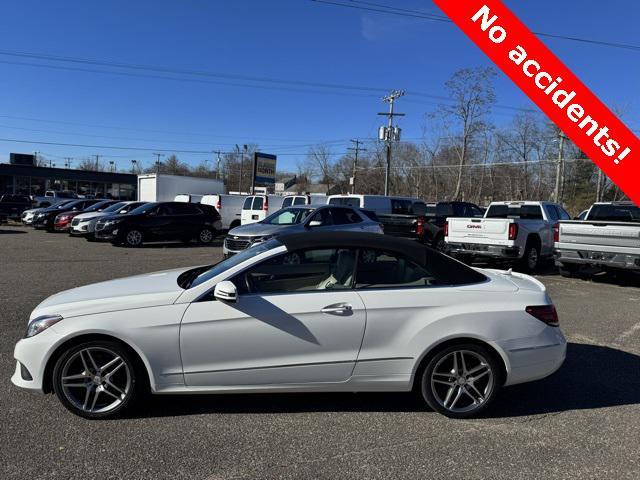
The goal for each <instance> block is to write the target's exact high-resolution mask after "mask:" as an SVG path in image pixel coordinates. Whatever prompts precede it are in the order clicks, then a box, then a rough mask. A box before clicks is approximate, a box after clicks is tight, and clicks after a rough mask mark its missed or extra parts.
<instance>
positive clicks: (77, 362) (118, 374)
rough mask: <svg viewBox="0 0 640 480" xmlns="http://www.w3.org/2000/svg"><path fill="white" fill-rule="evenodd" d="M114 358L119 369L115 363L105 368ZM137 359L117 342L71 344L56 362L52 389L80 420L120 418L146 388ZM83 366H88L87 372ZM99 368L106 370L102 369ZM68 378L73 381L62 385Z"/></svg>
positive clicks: (68, 380) (143, 373)
mask: <svg viewBox="0 0 640 480" xmlns="http://www.w3.org/2000/svg"><path fill="white" fill-rule="evenodd" d="M87 352H89V356H88V357H87ZM117 358H119V359H120V360H121V362H122V365H121V366H119V367H118V368H116V367H117V366H118V365H119V363H120V361H116V363H114V364H112V365H111V366H108V367H107V365H108V362H109V361H110V360H109V359H112V360H116V359H117ZM136 360H137V359H134V357H133V356H132V355H131V354H130V353H129V352H128V350H127V349H126V348H124V347H123V346H122V345H120V344H119V343H116V342H110V341H90V342H86V343H82V344H79V345H74V346H72V347H70V348H69V349H68V350H67V351H65V352H64V353H63V354H62V355H61V356H60V357H59V358H58V360H57V361H56V364H55V367H54V369H53V378H52V384H53V390H54V392H55V393H56V396H57V397H58V399H59V400H60V402H61V403H62V405H64V407H65V408H66V409H67V410H69V411H70V412H71V413H74V414H75V415H78V416H80V417H83V418H88V419H91V420H98V419H106V418H114V417H118V416H121V415H122V414H123V413H124V412H126V411H129V410H130V409H132V408H133V406H134V405H135V403H136V401H137V400H138V399H140V398H141V397H142V396H143V394H144V393H145V391H146V390H147V389H148V382H147V380H146V372H144V371H143V369H142V368H141V367H140V366H139V363H138V362H137V361H136ZM101 362H102V363H101ZM83 365H86V366H87V367H88V369H89V371H88V372H87V371H86V370H85V369H84V367H83ZM96 366H97V368H96ZM101 367H107V368H104V370H101ZM114 370H115V371H114ZM73 372H78V373H73ZM69 376H73V377H76V378H73V379H68V378H67V383H64V381H63V377H69ZM76 381H77V384H76V383H75V382H76ZM72 382H73V383H72ZM106 392H109V393H108V394H107V393H106ZM110 402H111V403H110Z"/></svg>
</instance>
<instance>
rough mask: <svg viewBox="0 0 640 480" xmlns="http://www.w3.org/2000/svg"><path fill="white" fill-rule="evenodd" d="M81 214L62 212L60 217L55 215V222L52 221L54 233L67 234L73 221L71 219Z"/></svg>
mask: <svg viewBox="0 0 640 480" xmlns="http://www.w3.org/2000/svg"><path fill="white" fill-rule="evenodd" d="M81 213H82V210H80V211H71V212H64V213H61V214H60V215H57V216H56V218H55V220H54V221H53V229H54V230H55V231H56V232H68V231H69V230H70V229H71V220H73V217H75V216H76V215H80V214H81Z"/></svg>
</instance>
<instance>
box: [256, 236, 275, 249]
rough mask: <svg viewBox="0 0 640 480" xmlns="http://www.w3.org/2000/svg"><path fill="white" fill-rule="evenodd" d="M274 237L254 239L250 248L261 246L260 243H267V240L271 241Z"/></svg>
mask: <svg viewBox="0 0 640 480" xmlns="http://www.w3.org/2000/svg"><path fill="white" fill-rule="evenodd" d="M273 237H275V235H265V236H264V237H257V238H254V239H253V240H252V241H251V245H250V246H252V247H253V246H254V245H257V244H259V243H262V242H266V241H267V240H269V239H271V238H273Z"/></svg>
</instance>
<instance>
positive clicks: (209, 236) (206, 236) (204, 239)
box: [198, 228, 214, 244]
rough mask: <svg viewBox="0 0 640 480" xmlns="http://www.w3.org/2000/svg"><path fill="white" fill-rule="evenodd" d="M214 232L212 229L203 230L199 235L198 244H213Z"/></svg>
mask: <svg viewBox="0 0 640 480" xmlns="http://www.w3.org/2000/svg"><path fill="white" fill-rule="evenodd" d="M213 237H214V235H213V231H212V230H211V229H210V228H203V229H202V230H200V232H199V233H198V242H200V243H204V244H207V243H211V242H212V241H213Z"/></svg>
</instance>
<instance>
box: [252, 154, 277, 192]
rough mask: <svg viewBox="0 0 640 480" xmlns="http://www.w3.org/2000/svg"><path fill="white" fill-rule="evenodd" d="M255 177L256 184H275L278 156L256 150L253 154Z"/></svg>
mask: <svg viewBox="0 0 640 480" xmlns="http://www.w3.org/2000/svg"><path fill="white" fill-rule="evenodd" d="M253 178H254V184H255V183H262V184H268V185H273V184H274V183H275V182H276V156H275V155H269V154H268V153H260V152H255V153H254V154H253Z"/></svg>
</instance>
